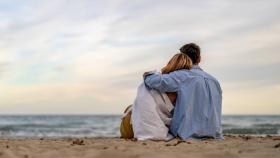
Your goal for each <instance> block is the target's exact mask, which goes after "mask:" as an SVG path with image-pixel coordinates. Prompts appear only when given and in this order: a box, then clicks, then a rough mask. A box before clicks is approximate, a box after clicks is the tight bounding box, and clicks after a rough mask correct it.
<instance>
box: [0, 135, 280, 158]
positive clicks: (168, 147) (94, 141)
mask: <svg viewBox="0 0 280 158" xmlns="http://www.w3.org/2000/svg"><path fill="white" fill-rule="evenodd" d="M279 155H280V136H266V137H254V136H234V135H226V136H225V140H212V139H208V140H187V141H181V140H178V139H173V140H171V141H168V142H164V141H135V140H134V141H133V140H125V139H119V138H116V137H114V138H104V137H99V138H25V139H9V138H0V158H19V157H24V158H31V157H40V158H47V157H69V158H71V157H85V158H87V157H91V158H92V157H96V158H110V157H114V158H118V157H121V158H128V157H135V158H136V157H137V158H139V157H140V158H141V157H161V158H165V157H166V158H169V157H174V156H176V157H178V158H180V157H197V158H204V157H209V156H212V157H217V158H218V157H244V158H245V157H246V158H248V157H249V158H250V157H254V158H261V157H262V158H263V157H269V158H274V157H275V158H276V157H279Z"/></svg>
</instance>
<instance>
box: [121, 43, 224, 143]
mask: <svg viewBox="0 0 280 158" xmlns="http://www.w3.org/2000/svg"><path fill="white" fill-rule="evenodd" d="M200 60H201V56H200V48H199V46H198V45H196V44H194V43H189V44H186V45H184V46H182V47H181V48H180V53H178V54H175V55H174V56H173V57H172V58H171V60H170V61H169V62H168V64H167V65H166V66H165V67H163V68H162V69H161V73H159V72H154V71H151V72H146V73H144V83H142V84H141V85H140V86H139V88H138V91H137V96H136V99H135V101H134V103H133V105H132V106H129V107H128V108H127V109H126V110H125V114H124V116H123V118H122V122H121V127H120V131H121V137H122V138H128V139H129V138H136V139H138V140H147V139H149V140H170V139H172V138H174V137H178V138H180V139H183V140H186V139H188V138H195V139H204V138H214V139H223V135H222V129H221V108H222V90H221V87H220V84H219V82H218V81H217V80H216V79H215V78H214V77H212V76H211V75H209V74H208V73H206V72H205V71H203V70H202V69H201V68H200V67H199V63H200Z"/></svg>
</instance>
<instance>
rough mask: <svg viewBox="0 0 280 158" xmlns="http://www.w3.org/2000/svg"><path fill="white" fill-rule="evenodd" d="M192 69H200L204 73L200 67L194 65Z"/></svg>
mask: <svg viewBox="0 0 280 158" xmlns="http://www.w3.org/2000/svg"><path fill="white" fill-rule="evenodd" d="M192 69H199V70H201V71H203V70H202V68H200V66H199V65H193V67H192Z"/></svg>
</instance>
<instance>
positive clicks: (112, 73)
mask: <svg viewBox="0 0 280 158" xmlns="http://www.w3.org/2000/svg"><path fill="white" fill-rule="evenodd" d="M279 7H280V2H278V1H276V0H269V1H261V0H247V1H242V0H238V1H229V0H214V1H203V2H202V1H188V0H187V1H186V0H175V1H162V0H161V1H159V0H155V1H148V0H141V1H140V0H139V1H138V0H137V1H128V0H104V1H97V0H96V1H95V0H81V1H76V0H53V1H47V0H46V1H45V0H41V1H35V0H27V1H20V0H14V1H5V2H3V1H0V88H1V91H0V111H1V113H4V114H8V113H121V112H122V110H123V108H124V107H125V106H126V105H128V104H130V103H132V102H133V99H134V97H135V93H136V88H137V85H139V83H141V81H142V73H143V72H144V71H147V70H153V69H158V70H159V69H160V68H161V67H162V66H163V65H164V64H166V63H167V61H168V60H169V59H170V58H171V57H172V55H173V54H174V53H176V52H177V51H178V48H179V47H180V46H181V45H182V44H184V43H188V42H196V43H198V44H199V45H200V46H201V47H202V53H203V54H202V55H203V60H202V67H203V68H204V69H205V70H206V71H208V72H209V73H211V74H213V75H214V76H216V77H217V78H218V79H219V80H220V82H221V84H222V87H223V92H224V104H223V106H224V108H223V112H224V113H225V114H240V113H242V114H262V113H264V114H279V113H280V99H279V97H278V95H277V94H280V88H279V87H280V82H279V81H280V73H279V68H280V53H279V50H280V45H279V41H280V36H279V34H280V22H279V17H278V15H279V14H280V11H279Z"/></svg>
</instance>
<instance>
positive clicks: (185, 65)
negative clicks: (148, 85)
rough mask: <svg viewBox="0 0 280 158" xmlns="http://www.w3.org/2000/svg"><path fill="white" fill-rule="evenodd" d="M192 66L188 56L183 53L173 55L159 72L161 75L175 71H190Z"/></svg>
mask: <svg viewBox="0 0 280 158" xmlns="http://www.w3.org/2000/svg"><path fill="white" fill-rule="evenodd" d="M192 65H193V64H192V60H191V58H190V57H189V56H188V55H186V54H184V53H178V54H175V55H174V56H173V57H172V58H171V60H170V61H169V62H168V64H167V65H166V66H165V67H163V68H162V69H161V72H162V73H163V74H168V73H170V72H173V71H176V70H181V69H191V68H192Z"/></svg>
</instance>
